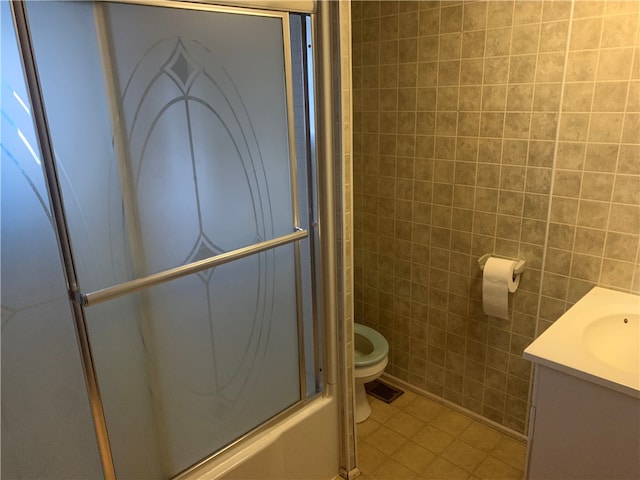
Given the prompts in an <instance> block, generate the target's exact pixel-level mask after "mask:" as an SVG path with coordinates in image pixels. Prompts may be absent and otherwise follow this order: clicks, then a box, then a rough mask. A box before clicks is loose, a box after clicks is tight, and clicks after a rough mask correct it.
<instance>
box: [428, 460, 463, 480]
mask: <svg viewBox="0 0 640 480" xmlns="http://www.w3.org/2000/svg"><path fill="white" fill-rule="evenodd" d="M425 476H426V477H427V478H433V479H438V480H466V479H468V478H469V473H468V472H466V471H465V470H463V469H462V468H460V467H458V466H457V465H454V464H453V463H451V462H450V461H448V460H445V459H444V458H442V457H438V458H436V459H435V460H434V462H433V463H432V464H431V465H429V468H427V471H426V472H425Z"/></svg>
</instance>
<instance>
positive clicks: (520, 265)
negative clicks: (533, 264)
mask: <svg viewBox="0 0 640 480" xmlns="http://www.w3.org/2000/svg"><path fill="white" fill-rule="evenodd" d="M489 257H496V258H504V259H505V260H513V261H514V262H516V266H515V267H514V269H513V274H514V275H520V274H521V273H522V272H524V268H525V265H526V264H527V261H526V260H522V259H521V258H511V257H504V256H502V255H496V254H495V253H485V254H484V255H482V256H481V257H480V258H479V259H478V267H480V270H482V271H484V265H485V263H487V260H489Z"/></svg>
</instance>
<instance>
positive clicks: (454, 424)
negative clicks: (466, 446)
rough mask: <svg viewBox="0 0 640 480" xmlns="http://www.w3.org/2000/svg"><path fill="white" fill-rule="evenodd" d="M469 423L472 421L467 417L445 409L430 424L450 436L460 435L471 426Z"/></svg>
mask: <svg viewBox="0 0 640 480" xmlns="http://www.w3.org/2000/svg"><path fill="white" fill-rule="evenodd" d="M471 422H472V420H471V419H470V418H469V417H466V416H464V415H462V414H461V413H458V412H454V411H453V410H450V409H445V410H443V411H442V412H440V414H439V415H438V416H437V417H436V418H434V419H433V420H431V422H430V423H431V424H432V425H434V426H436V427H438V428H439V429H440V430H444V431H445V432H447V433H449V434H451V435H460V434H461V433H462V432H464V431H465V430H466V429H467V428H468V427H469V425H471Z"/></svg>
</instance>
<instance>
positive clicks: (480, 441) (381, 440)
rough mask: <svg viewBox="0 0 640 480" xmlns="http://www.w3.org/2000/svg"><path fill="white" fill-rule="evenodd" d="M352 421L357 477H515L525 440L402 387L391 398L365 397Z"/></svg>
mask: <svg viewBox="0 0 640 480" xmlns="http://www.w3.org/2000/svg"><path fill="white" fill-rule="evenodd" d="M368 398H369V400H370V404H371V416H370V417H369V418H368V419H367V420H366V421H364V422H362V423H359V424H358V425H357V436H358V468H359V469H360V471H361V472H362V476H361V477H360V478H361V479H362V480H405V479H406V480H436V479H437V480H449V479H451V480H456V479H464V480H517V479H521V478H522V472H523V470H524V459H525V453H526V444H525V443H524V442H522V441H518V440H516V439H514V438H512V437H510V436H507V435H505V434H503V433H502V432H500V431H498V430H495V429H493V428H490V427H488V426H487V425H485V424H483V423H481V422H479V421H477V420H475V419H474V418H471V417H467V416H466V415H463V414H461V413H459V412H457V411H455V410H453V409H450V408H448V407H446V406H444V405H442V404H440V403H437V402H434V401H433V400H431V399H429V398H426V397H423V396H421V395H418V394H416V393H414V392H410V391H405V393H404V394H403V395H401V396H400V397H398V398H397V399H396V400H395V401H393V402H392V403H391V404H387V403H384V402H382V401H380V400H377V399H374V398H372V397H368Z"/></svg>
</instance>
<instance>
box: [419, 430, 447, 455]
mask: <svg viewBox="0 0 640 480" xmlns="http://www.w3.org/2000/svg"><path fill="white" fill-rule="evenodd" d="M412 440H413V441H414V442H416V443H417V444H418V445H420V446H422V447H424V448H426V449H427V450H431V451H432V452H434V453H442V452H443V451H444V449H445V448H447V447H448V446H449V444H450V443H451V442H452V441H453V437H452V436H451V435H449V434H448V433H447V432H444V431H442V430H440V429H439V428H437V427H434V426H433V425H425V426H424V427H423V428H421V429H420V431H419V432H418V433H416V434H415V435H414V436H413V437H412Z"/></svg>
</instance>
